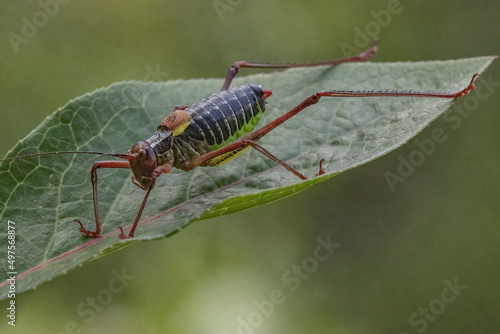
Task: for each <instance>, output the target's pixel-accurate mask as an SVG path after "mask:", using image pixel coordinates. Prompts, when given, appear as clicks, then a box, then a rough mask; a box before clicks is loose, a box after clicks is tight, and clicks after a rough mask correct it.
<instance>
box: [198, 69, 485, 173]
mask: <svg viewBox="0 0 500 334" xmlns="http://www.w3.org/2000/svg"><path fill="white" fill-rule="evenodd" d="M477 76H478V74H477V73H476V74H474V76H473V77H472V79H471V81H470V83H469V85H468V86H467V87H465V88H464V89H462V90H461V91H458V92H455V93H440V92H411V91H397V90H393V91H389V90H386V91H351V90H349V91H348V90H328V91H321V92H318V93H316V94H313V95H311V96H309V97H308V98H306V99H305V100H304V101H302V102H301V103H300V104H298V105H297V106H296V107H295V108H293V109H292V110H290V111H289V112H287V113H286V114H284V115H283V116H281V117H278V118H277V119H275V120H274V121H272V122H271V123H269V124H267V125H265V126H263V127H262V128H260V129H259V130H256V131H254V132H252V133H249V134H247V135H245V136H243V137H242V138H240V139H239V140H238V141H236V142H234V143H232V144H229V145H228V146H225V147H222V148H220V149H218V150H215V151H213V152H209V153H207V154H204V155H202V156H200V157H198V158H196V159H194V160H193V161H192V162H191V163H190V164H189V168H190V169H191V168H194V167H196V166H199V165H202V164H203V163H205V162H207V161H209V160H211V159H213V158H217V157H219V156H222V155H225V154H228V153H232V154H231V155H234V154H236V153H238V152H240V151H242V150H244V149H245V148H247V147H248V146H252V147H253V148H255V149H256V150H257V151H259V152H260V153H262V154H264V155H265V156H267V157H268V158H270V159H272V160H274V161H276V162H277V163H279V164H280V165H282V166H283V167H285V168H286V169H288V170H289V171H291V172H292V173H294V174H295V175H297V176H298V177H299V178H301V179H303V180H304V179H306V178H305V177H304V176H303V175H302V174H300V173H299V172H297V171H296V170H294V169H293V168H292V167H290V166H289V165H287V164H286V163H285V162H283V161H281V160H279V159H278V158H276V157H275V156H274V155H272V154H271V153H269V152H268V151H267V150H265V149H264V148H262V147H261V146H259V145H257V144H256V143H255V142H256V141H258V140H259V139H261V138H262V137H264V136H265V135H266V134H268V133H269V132H271V131H272V130H273V129H274V128H276V127H277V126H279V125H281V124H283V123H284V122H285V121H287V120H288V119H290V118H292V117H293V116H295V115H297V114H298V113H299V112H301V111H302V110H304V109H306V108H307V107H309V106H311V105H313V104H316V103H318V101H319V100H320V99H321V98H322V97H323V96H330V97H381V96H391V97H400V96H412V97H433V98H449V99H457V98H459V97H461V96H463V95H464V94H467V93H468V92H470V91H471V90H473V89H474V87H475V86H474V79H475V78H476V77H477ZM322 162H323V159H322V160H321V161H320V171H319V173H318V174H317V175H316V176H318V175H322V174H324V170H323V168H322Z"/></svg>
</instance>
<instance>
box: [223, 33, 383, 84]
mask: <svg viewBox="0 0 500 334" xmlns="http://www.w3.org/2000/svg"><path fill="white" fill-rule="evenodd" d="M378 40H379V39H378V38H375V39H373V41H372V46H371V47H369V48H368V49H366V50H365V51H363V52H361V53H360V54H358V55H355V56H352V57H348V58H342V59H335V60H329V61H323V62H314V63H261V62H252V61H237V62H236V63H234V64H233V65H231V67H230V68H229V71H228V72H227V75H226V80H225V81H224V84H223V85H222V89H221V91H223V90H227V89H229V86H230V85H231V82H232V81H233V79H234V77H235V76H236V74H238V71H239V70H240V67H247V68H291V67H311V66H320V65H339V64H342V63H351V62H362V61H367V60H369V59H370V58H371V57H373V56H374V55H375V53H377V50H378V49H377V46H376V44H377V42H378Z"/></svg>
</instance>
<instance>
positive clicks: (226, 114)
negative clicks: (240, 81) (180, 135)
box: [184, 84, 265, 151]
mask: <svg viewBox="0 0 500 334" xmlns="http://www.w3.org/2000/svg"><path fill="white" fill-rule="evenodd" d="M264 111H265V98H264V92H263V91H262V89H261V88H260V87H259V86H257V85H252V84H246V85H243V86H238V87H235V88H231V89H229V90H226V91H222V92H219V93H216V94H213V95H210V96H209V97H207V98H206V99H203V100H201V101H200V102H197V103H195V104H193V105H192V106H191V107H189V108H187V109H186V112H187V113H189V115H190V116H191V119H192V121H191V123H190V124H189V126H188V127H187V128H186V130H184V134H185V135H187V136H188V137H191V138H193V139H196V140H199V141H202V142H205V143H206V144H207V146H208V148H209V150H210V151H213V150H215V149H217V148H219V147H222V146H225V145H226V144H227V143H229V142H231V141H233V140H235V139H237V138H239V137H241V136H243V135H245V134H246V133H249V132H251V131H252V130H253V129H254V128H255V126H256V125H257V123H258V122H259V120H260V117H261V116H262V114H263V113H264Z"/></svg>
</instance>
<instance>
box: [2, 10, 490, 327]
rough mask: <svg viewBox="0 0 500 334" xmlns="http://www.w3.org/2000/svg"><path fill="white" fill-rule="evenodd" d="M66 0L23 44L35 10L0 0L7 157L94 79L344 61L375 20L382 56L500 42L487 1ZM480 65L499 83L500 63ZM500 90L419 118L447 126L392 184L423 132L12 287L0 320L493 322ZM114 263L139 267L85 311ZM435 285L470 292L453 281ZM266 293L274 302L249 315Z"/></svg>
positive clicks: (463, 53)
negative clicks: (287, 189) (375, 155)
mask: <svg viewBox="0 0 500 334" xmlns="http://www.w3.org/2000/svg"><path fill="white" fill-rule="evenodd" d="M61 2H63V1H62V0H61ZM65 2H66V3H64V4H59V8H58V9H57V13H55V14H54V15H53V17H49V18H48V21H47V22H46V24H44V25H42V26H41V27H39V28H38V31H37V32H36V34H35V35H34V36H32V37H31V38H28V39H27V40H26V41H27V43H23V44H19V45H18V46H17V52H16V50H15V49H16V48H14V47H13V46H12V44H11V42H10V41H9V37H8V34H9V33H11V32H13V33H15V34H18V35H21V34H22V31H21V30H22V27H23V25H24V24H25V23H24V21H23V18H24V17H25V18H26V19H27V20H28V21H30V22H33V15H37V14H36V13H38V12H40V11H41V10H42V6H41V5H40V3H39V2H37V1H6V0H1V1H0V4H1V10H0V31H1V35H2V38H1V46H0V59H1V61H0V73H1V75H0V108H1V111H0V138H1V142H0V154H1V155H2V156H3V155H4V154H5V153H6V152H7V151H8V149H9V148H10V147H12V146H13V145H14V144H15V143H16V142H17V141H18V140H19V139H21V138H23V137H24V136H25V135H26V134H27V133H29V131H30V130H31V129H33V128H34V127H35V126H36V125H37V124H39V123H40V121H41V120H43V119H44V118H45V117H46V116H47V115H49V114H50V113H52V112H53V111H54V110H56V109H57V108H58V107H59V106H62V105H64V104H66V102H67V101H69V100H70V99H72V98H74V97H77V96H80V95H82V94H84V93H86V92H90V91H93V90H94V89H95V88H98V87H103V86H107V85H109V84H111V83H113V82H117V81H121V80H130V79H136V80H174V79H181V78H182V79H186V78H203V77H223V76H224V75H225V73H226V71H227V68H228V66H229V65H230V64H232V63H233V62H234V61H236V60H243V59H246V60H267V61H285V60H288V61H293V60H303V61H313V60H325V59H329V58H335V57H340V56H343V51H342V50H341V47H340V46H341V45H351V46H356V42H359V40H358V39H357V35H358V31H359V30H361V31H364V30H365V28H366V27H370V28H371V29H374V28H375V27H377V26H378V27H379V28H380V32H379V33H378V35H379V36H380V37H381V38H382V40H381V42H380V44H379V46H380V52H379V54H377V56H376V57H375V58H374V60H373V61H377V62H383V61H410V60H412V61H420V60H435V59H453V58H462V57H473V56H480V55H492V54H498V53H500V45H499V42H498V41H499V40H500V23H499V21H498V17H499V15H500V3H499V2H498V1H493V0H490V1H480V2H472V1H466V0H455V1H423V0H422V1H418V0H413V1H410V0H406V1H404V0H401V2H399V5H397V3H398V2H397V1H395V0H381V1H361V0H358V1H326V0H309V1H289V0H287V1H286V0H275V1H263V0H252V1H249V0H231V1H230V0H220V1H211V0H210V1H172V0H170V1H154V0H144V1H141V2H140V3H139V2H123V1H118V0H108V1H104V2H103V1H96V0H87V1H68V0H65ZM41 3H52V4H53V3H55V2H54V1H50V0H46V1H45V2H44V1H43V0H42V1H41ZM216 6H218V8H219V10H217V9H216ZM51 8H52V9H51V10H52V11H53V12H55V7H53V5H52V7H51ZM391 8H398V9H399V10H400V11H399V13H397V14H395V13H393V14H391V16H390V18H388V19H387V17H385V18H384V22H382V23H383V24H377V20H376V15H375V16H374V14H373V13H379V15H381V14H380V13H381V11H387V10H388V9H391ZM374 22H375V23H374ZM373 32H376V31H375V30H372V31H371V33H372V34H373ZM32 33H33V32H32ZM158 72H160V73H158ZM154 73H156V74H154ZM244 73H250V71H245V72H243V74H244ZM490 76H491V77H490ZM484 77H485V78H490V79H489V80H490V81H492V82H500V67H499V63H496V64H495V63H494V64H493V65H492V67H490V69H488V71H487V72H486V73H485V75H484ZM328 88H335V87H325V89H328ZM499 89H500V86H498V85H496V86H492V88H491V90H492V91H491V92H490V94H489V95H490V96H488V97H482V98H477V97H476V98H475V99H476V100H475V101H478V102H479V103H478V104H477V105H473V104H472V103H473V102H474V101H472V100H470V101H469V102H470V103H471V104H470V105H468V107H469V109H473V111H472V112H470V113H467V115H466V114H460V113H459V107H460V106H462V108H464V106H463V104H464V103H465V102H464V101H465V100H461V101H457V102H456V105H455V107H454V108H452V109H451V110H450V111H449V112H448V113H450V115H451V116H454V117H458V118H459V119H461V120H462V122H461V124H460V126H458V127H455V128H453V127H452V125H453V124H452V123H450V122H446V121H444V120H443V119H439V120H437V121H435V122H434V123H433V124H431V125H430V126H429V127H428V128H427V129H425V130H424V131H423V132H422V133H421V134H420V135H419V136H418V137H417V139H418V140H420V141H424V140H425V139H427V138H430V137H431V135H432V131H433V129H437V128H440V129H442V130H443V131H444V132H445V134H446V138H447V139H446V141H445V142H444V143H442V144H438V145H437V146H436V148H435V151H434V152H433V154H431V155H430V156H426V158H425V161H424V163H423V164H422V165H420V166H418V167H416V168H415V171H414V172H413V173H412V175H410V176H409V177H408V178H406V179H405V182H404V183H398V184H397V185H396V188H395V191H391V189H390V188H389V186H388V184H387V182H386V180H385V177H384V173H385V172H386V171H391V172H396V171H397V168H398V166H399V164H400V159H401V158H403V159H408V157H409V156H410V154H412V152H414V151H415V150H418V149H419V147H418V146H417V145H416V144H415V141H410V143H408V144H407V145H405V146H404V147H402V148H400V149H398V150H396V151H394V152H392V153H391V154H389V155H387V156H384V157H382V158H380V159H378V160H376V161H375V162H372V163H370V164H367V165H365V166H362V167H359V168H356V169H354V170H351V171H349V172H346V173H344V174H342V175H340V176H338V177H335V178H334V179H332V180H330V181H328V182H326V183H323V184H320V185H318V186H315V187H313V188H310V189H309V190H307V191H305V192H303V193H300V194H298V195H296V196H293V197H290V198H287V199H284V200H281V201H279V202H276V203H272V204H269V205H266V206H263V207H260V208H255V209H252V210H249V211H244V212H240V213H236V214H232V215H229V216H226V217H221V218H217V219H212V220H206V221H199V222H195V223H193V224H192V225H191V226H190V227H189V228H187V229H185V230H183V231H182V232H181V233H178V234H176V235H174V236H173V237H171V238H168V239H163V240H159V241H153V242H146V243H136V244H134V245H131V246H129V247H127V248H125V249H124V250H122V251H119V252H116V253H112V254H110V255H108V256H106V257H104V258H101V259H99V260H96V261H93V262H91V263H88V264H86V265H84V266H83V267H81V268H78V269H76V270H73V271H71V272H70V273H69V274H67V275H65V276H63V277H60V278H57V279H55V280H54V281H52V282H48V283H46V284H44V285H42V286H40V287H39V288H38V289H37V290H35V291H31V292H28V293H25V294H22V295H19V296H18V297H17V298H16V301H17V307H18V308H17V322H16V324H17V326H16V328H10V327H9V326H7V324H6V322H7V320H6V317H5V314H6V311H5V307H6V303H5V301H4V302H1V303H0V306H1V307H0V310H3V311H0V315H1V317H0V319H2V320H1V321H0V332H2V333H6V332H17V333H73V332H74V333H79V331H80V332H81V333H221V334H222V333H228V334H232V333H245V334H248V333H277V332H292V333H327V332H328V333H401V332H403V333H422V332H425V333H451V332H453V333H472V332H474V333H494V332H498V331H499V325H500V320H499V319H500V318H499V317H498V314H499V313H500V304H499V302H498V299H499V295H500V286H499V283H498V282H499V280H498V277H499V274H500V273H499V266H498V263H499V258H500V248H499V247H498V245H499V240H500V233H499V232H500V228H499V227H498V224H499V218H500V209H499V205H498V202H499V199H500V175H499V174H500V157H499V142H500V134H499V131H498V127H499V124H500V110H499V109H500V107H499V105H500V98H499V94H498V91H499ZM482 92H483V93H487V92H489V91H488V90H487V89H485V88H484V87H483V88H482ZM471 106H473V107H471ZM271 110H272V108H271ZM463 110H464V109H463ZM2 225H3V224H2ZM328 237H329V238H330V239H331V240H332V242H335V243H338V244H339V245H340V246H339V247H338V248H337V249H336V250H335V252H334V253H333V254H331V255H330V256H329V257H328V258H327V259H326V260H325V261H323V262H320V263H319V264H318V266H317V268H313V269H311V273H309V274H308V275H309V276H307V278H306V276H303V278H301V279H297V280H298V282H299V283H297V280H296V281H295V282H296V283H295V284H294V286H295V287H297V284H300V285H298V287H297V289H295V290H291V289H290V287H291V286H292V284H287V283H286V282H284V281H283V279H282V277H283V275H285V276H287V277H289V278H290V277H292V276H294V277H297V276H295V274H290V272H289V270H292V268H293V266H294V265H295V266H300V265H302V264H303V261H304V260H305V261H306V262H308V261H309V260H307V258H308V257H311V256H313V254H314V249H315V247H316V246H317V245H318V241H317V238H322V239H324V240H326V239H327V238H328ZM0 258H1V259H3V256H1V257H0ZM309 264H310V263H309ZM123 268H124V269H123ZM113 270H116V271H119V272H120V271H122V270H125V272H126V273H127V275H130V276H134V277H135V278H134V279H133V280H131V281H128V284H127V285H126V286H125V287H124V289H123V290H122V291H121V292H119V293H115V294H113V295H112V299H111V300H106V305H102V303H101V304H100V303H99V301H97V304H98V305H97V306H96V311H95V313H94V314H92V312H91V311H89V310H90V309H91V307H90V306H88V305H90V304H89V303H91V301H92V299H95V298H96V297H97V296H101V297H102V296H104V292H102V290H103V289H108V284H109V282H110V281H111V279H112V277H113V273H112V272H113ZM445 281H447V282H449V283H448V284H452V285H453V284H454V281H456V282H457V283H458V284H459V285H461V286H466V288H464V287H461V288H460V289H461V290H457V291H455V293H453V292H452V291H451V290H444V289H446V287H447V283H445ZM275 290H281V291H282V293H283V296H284V297H283V298H282V299H280V300H281V301H282V303H280V304H275V305H274V306H273V310H271V308H270V307H269V306H267V309H266V310H265V311H262V310H260V311H259V307H258V306H256V303H257V304H261V305H264V304H265V305H268V303H267V304H266V302H263V301H264V300H269V299H270V298H271V294H272V293H273V291H275ZM443 291H444V292H443ZM443 293H444V294H443ZM443 296H444V297H443ZM453 296H454V297H455V298H452V297H453ZM283 299H284V301H283ZM450 299H454V300H453V301H450ZM444 301H447V302H444ZM108 302H109V303H108ZM82 303H83V305H87V306H85V307H84V308H83V310H86V311H88V313H84V315H83V316H82V313H81V312H78V311H77V309H78V307H82V306H81V305H82ZM81 310H82V309H80V311H81ZM259 314H260V315H259ZM243 323H245V324H243Z"/></svg>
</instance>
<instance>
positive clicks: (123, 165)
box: [75, 161, 130, 238]
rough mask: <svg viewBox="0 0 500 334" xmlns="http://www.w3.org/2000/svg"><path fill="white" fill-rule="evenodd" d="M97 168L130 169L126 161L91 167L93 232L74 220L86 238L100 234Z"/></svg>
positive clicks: (99, 163)
mask: <svg viewBox="0 0 500 334" xmlns="http://www.w3.org/2000/svg"><path fill="white" fill-rule="evenodd" d="M99 168H127V169H130V164H129V162H128V161H99V162H96V163H95V164H94V166H92V170H91V172H90V180H91V181H92V195H93V198H94V214H95V231H89V230H87V229H86V228H85V227H83V224H82V223H81V222H80V221H79V220H78V219H75V222H77V223H78V224H80V232H82V233H84V234H85V236H87V237H93V238H95V237H98V236H99V235H100V234H101V220H100V219H99V202H98V200H97V170H98V169H99Z"/></svg>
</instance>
